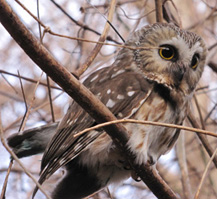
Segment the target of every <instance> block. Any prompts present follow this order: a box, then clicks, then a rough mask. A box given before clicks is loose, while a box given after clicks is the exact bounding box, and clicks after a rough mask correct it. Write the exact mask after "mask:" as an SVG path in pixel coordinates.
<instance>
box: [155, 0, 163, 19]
mask: <svg viewBox="0 0 217 199" xmlns="http://www.w3.org/2000/svg"><path fill="white" fill-rule="evenodd" d="M155 10H156V21H157V22H161V23H162V22H163V10H162V0H155Z"/></svg>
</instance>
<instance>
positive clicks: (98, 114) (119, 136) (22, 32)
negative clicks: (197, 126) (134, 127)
mask: <svg viewBox="0 0 217 199" xmlns="http://www.w3.org/2000/svg"><path fill="white" fill-rule="evenodd" d="M0 21H1V23H2V25H3V26H4V27H5V29H6V30H7V31H8V32H9V33H10V35H11V36H12V37H13V38H14V40H15V41H16V42H17V43H18V44H19V45H20V47H21V48H22V49H23V50H24V51H25V53H26V54H27V55H28V56H29V57H30V58H31V59H32V60H33V61H34V62H35V63H36V64H37V65H38V66H39V67H40V68H41V69H42V70H43V71H44V72H45V73H46V74H47V75H49V76H50V77H51V78H52V79H53V80H54V81H55V82H56V83H57V84H58V85H60V86H61V87H62V88H63V89H64V90H65V92H67V93H68V94H69V95H70V96H71V97H72V98H73V99H74V100H75V101H76V102H77V103H78V104H79V105H80V106H81V107H82V108H84V109H85V110H86V111H87V112H88V113H89V114H90V115H91V116H92V117H93V118H94V119H95V120H96V122H97V123H102V122H108V121H112V120H116V118H115V117H114V115H113V114H112V113H111V112H110V111H109V110H108V109H107V107H105V106H104V104H102V102H101V101H99V100H98V99H97V98H96V97H95V96H94V95H93V94H92V93H91V92H90V91H89V90H88V89H87V88H86V87H84V86H83V85H82V84H81V83H80V82H79V81H78V80H77V79H76V78H75V77H74V76H73V75H72V74H71V73H70V72H69V71H67V70H66V69H65V68H64V67H63V66H61V64H60V63H58V62H57V61H56V60H55V59H54V58H53V56H52V55H51V54H50V53H49V52H48V50H47V49H46V48H45V47H44V46H43V45H42V44H41V43H40V42H39V41H38V40H37V39H36V38H35V37H34V36H33V35H32V34H31V33H30V31H29V30H28V29H27V28H26V27H25V26H24V25H23V24H22V22H21V21H20V19H19V18H18V16H17V15H16V14H15V13H14V12H13V10H12V9H11V8H10V6H9V5H8V4H7V3H6V1H5V0H0ZM104 129H105V131H106V132H107V133H108V134H109V135H110V136H111V137H112V139H113V140H114V142H115V144H116V145H117V146H118V147H119V148H120V149H121V150H123V151H125V154H126V156H127V159H128V160H129V162H130V164H131V166H132V168H133V169H134V170H135V172H136V173H137V174H138V176H139V177H140V178H141V179H142V180H143V182H145V183H146V185H147V186H148V187H149V188H150V190H151V191H152V192H153V193H154V194H155V195H156V197H158V198H160V199H175V198H177V197H176V195H175V193H174V192H173V191H172V190H171V188H170V187H169V186H168V185H167V184H166V183H165V182H164V181H163V179H162V178H161V177H160V176H159V175H158V173H157V172H156V170H154V169H153V168H152V167H150V166H147V165H135V163H134V161H133V160H134V156H133V154H131V153H130V152H129V151H128V150H127V148H126V143H127V141H128V134H127V131H126V129H125V128H124V127H123V126H122V125H121V124H113V125H110V126H108V127H104Z"/></svg>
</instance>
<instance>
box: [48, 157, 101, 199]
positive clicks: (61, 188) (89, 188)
mask: <svg viewBox="0 0 217 199" xmlns="http://www.w3.org/2000/svg"><path fill="white" fill-rule="evenodd" d="M78 162H79V157H77V158H75V159H74V160H73V161H71V162H70V163H69V164H67V166H66V167H67V174H66V175H65V177H64V178H63V179H62V180H61V181H60V183H59V184H58V185H57V187H56V188H55V189H54V192H53V194H52V199H60V198H61V199H72V198H73V199H81V198H85V197H87V196H90V195H92V194H93V193H95V192H98V191H99V190H100V189H102V188H103V187H102V186H101V183H100V181H99V179H97V174H96V170H95V169H92V170H91V169H90V168H87V167H86V166H83V165H80V164H79V163H78Z"/></svg>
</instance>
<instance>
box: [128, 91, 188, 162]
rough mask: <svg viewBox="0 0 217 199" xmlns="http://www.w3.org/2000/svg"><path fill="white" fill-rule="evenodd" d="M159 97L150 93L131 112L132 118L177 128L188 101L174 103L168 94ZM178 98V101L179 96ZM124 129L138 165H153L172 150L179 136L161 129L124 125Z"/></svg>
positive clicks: (168, 130) (171, 129) (173, 131)
mask: <svg viewBox="0 0 217 199" xmlns="http://www.w3.org/2000/svg"><path fill="white" fill-rule="evenodd" d="M161 91H162V90H161ZM165 92H166V91H165ZM163 95H166V96H164V97H163V96H162V95H161V94H159V92H156V91H153V92H152V93H151V95H150V96H149V97H148V99H147V100H146V101H145V102H144V103H143V105H142V106H141V108H140V109H139V110H138V111H137V112H136V113H135V115H134V119H136V120H142V121H153V122H160V123H168V124H178V125H181V124H182V122H183V120H184V118H185V117H186V112H187V110H186V109H187V103H188V101H187V100H185V99H179V101H177V103H174V101H173V100H172V99H170V96H169V93H167V92H166V93H164V94H163ZM177 97H178V96H177ZM179 97H180V98H182V96H181V95H180V96H179ZM178 102H179V103H178ZM126 127H127V129H128V131H129V133H130V134H131V136H130V139H129V142H128V145H129V148H130V149H131V151H132V152H134V153H135V154H136V162H137V163H138V164H146V163H149V164H154V163H155V162H156V161H157V160H158V158H159V157H160V156H161V155H163V154H165V153H167V152H168V151H169V150H170V149H171V148H172V146H173V145H174V144H175V142H176V140H177V138H178V135H179V130H177V129H174V128H167V127H162V126H153V125H138V124H127V125H126Z"/></svg>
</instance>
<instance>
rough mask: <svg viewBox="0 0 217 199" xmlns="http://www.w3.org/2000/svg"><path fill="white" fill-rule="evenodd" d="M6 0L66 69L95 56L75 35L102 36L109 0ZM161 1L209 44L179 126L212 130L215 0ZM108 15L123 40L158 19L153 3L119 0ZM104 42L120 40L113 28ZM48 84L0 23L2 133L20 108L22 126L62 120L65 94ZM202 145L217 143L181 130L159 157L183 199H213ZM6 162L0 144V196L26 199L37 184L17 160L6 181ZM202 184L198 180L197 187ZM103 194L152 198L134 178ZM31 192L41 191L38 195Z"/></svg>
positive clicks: (210, 165)
mask: <svg viewBox="0 0 217 199" xmlns="http://www.w3.org/2000/svg"><path fill="white" fill-rule="evenodd" d="M7 2H8V3H9V4H10V6H11V7H12V8H13V10H14V11H15V12H16V13H17V14H18V16H19V17H20V19H21V21H22V22H23V23H24V24H25V25H26V27H27V28H28V29H29V30H30V31H31V32H32V33H33V34H34V35H35V37H37V38H38V39H39V40H40V38H41V42H42V43H43V44H44V46H45V47H46V48H47V49H48V50H49V51H50V52H51V53H52V54H53V56H54V57H55V58H56V59H57V60H58V61H59V62H60V63H61V64H62V65H63V66H64V67H65V68H67V69H68V70H69V71H70V72H72V73H76V74H81V70H80V69H81V68H83V66H84V65H85V64H86V65H89V63H88V62H87V60H88V57H91V56H93V54H94V51H93V49H94V47H95V45H96V44H95V43H91V42H87V41H81V40H76V38H82V39H84V40H88V41H89V40H90V41H98V40H99V37H100V36H101V37H105V35H104V34H102V33H103V30H104V27H105V24H106V19H105V17H106V18H107V17H108V13H109V11H110V7H109V6H110V3H111V2H110V1H104V0H98V1H97V0H92V1H85V0H80V1H76V0H71V1H69V0H61V1H53V0H50V1H48V0H46V1H39V0H38V1H36V0H34V1H33V0H31V1H30V0H23V1H22V4H23V6H21V5H20V2H19V1H18V0H15V1H14V0H8V1H7ZM163 3H164V11H165V12H166V13H167V15H168V18H169V19H170V20H171V21H173V22H175V23H177V24H179V25H181V26H182V27H183V28H184V29H188V30H191V31H194V32H196V33H198V34H199V35H201V36H202V37H203V38H204V40H205V41H206V44H207V47H208V49H209V53H208V60H207V65H206V67H205V71H204V73H203V76H202V78H201V81H200V82H199V85H198V88H197V90H196V92H195V96H194V98H193V100H192V107H191V114H192V115H193V117H194V118H195V120H194V121H192V122H191V123H190V122H189V120H188V119H186V121H185V124H184V125H185V126H192V125H193V127H196V128H200V129H205V130H209V131H211V132H214V133H217V1H215V0H207V1H205V0H191V1H189V0H173V1H163ZM24 6H25V7H26V9H27V10H28V11H29V12H31V13H32V14H33V15H34V16H36V17H38V18H39V19H40V21H41V22H42V23H43V24H45V26H46V28H45V27H42V26H41V25H39V22H38V21H37V20H36V19H34V18H33V17H32V16H31V15H30V14H29V13H27V12H26V10H25V9H24ZM164 14H165V13H164ZM164 16H165V15H164ZM110 21H111V23H112V25H113V26H114V27H115V29H116V30H117V31H118V33H119V34H120V35H121V36H122V37H123V38H124V39H127V37H128V35H129V34H130V33H131V32H133V31H135V30H136V29H138V28H140V27H142V26H144V25H147V24H152V23H154V22H156V9H155V1H151V0H135V1H133V0H126V1H123V0H122V1H121V0H120V1H117V2H116V8H115V10H114V12H113V19H112V20H110ZM48 27H49V29H50V30H52V32H55V33H58V34H60V35H65V36H70V37H74V39H69V38H64V37H62V36H60V35H59V36H57V35H52V34H50V33H49V31H48V30H49V29H48ZM105 42H106V43H110V44H122V43H123V42H122V40H121V39H120V37H119V36H118V35H117V33H116V32H115V31H114V30H113V29H112V28H111V27H110V30H109V32H108V35H107V37H106V39H105ZM119 49H120V47H118V46H112V45H103V47H102V48H101V50H100V51H99V52H98V53H97V56H96V58H95V59H94V60H93V62H92V63H91V64H90V66H89V68H88V69H87V70H86V71H85V72H84V73H83V74H82V75H81V76H80V79H81V81H82V80H83V79H84V78H85V77H86V76H87V75H88V74H90V72H91V71H93V70H96V69H98V68H99V67H103V66H108V65H110V64H111V63H112V62H113V61H114V59H115V56H116V55H117V52H118V51H119ZM21 82H22V83H21ZM37 82H40V84H38V83H37ZM47 84H48V80H47V76H46V74H45V73H43V74H42V71H41V69H40V68H39V67H37V65H36V64H35V63H34V62H33V61H32V60H31V59H30V58H29V57H28V56H27V55H26V54H25V53H24V51H23V50H22V49H21V48H20V47H19V45H18V44H17V43H16V42H15V41H14V40H13V39H12V38H11V36H10V35H9V34H8V32H7V31H6V30H5V29H4V27H3V26H2V25H0V110H1V114H0V116H1V121H2V128H3V132H4V137H5V138H7V137H8V136H10V135H12V134H13V133H15V132H18V131H19V130H20V126H21V123H23V122H22V121H23V118H24V115H25V114H26V113H27V114H26V115H27V116H26V117H25V118H26V119H25V120H26V121H25V122H24V123H25V125H23V127H22V128H23V129H29V128H32V127H35V126H40V125H42V124H46V123H51V122H52V121H58V120H59V119H61V117H62V116H63V114H64V113H65V112H66V109H67V107H68V106H67V104H68V102H69V101H70V100H71V98H70V97H69V96H68V95H67V94H66V93H64V92H63V91H62V89H61V88H60V87H59V86H58V85H57V84H56V83H55V82H53V81H52V80H51V79H49V85H50V86H49V89H48V86H47ZM21 85H22V86H21ZM22 87H23V89H22ZM49 94H50V97H49ZM23 96H25V100H26V103H27V105H26V104H25V102H24V101H25V100H24V97H23ZM51 101H52V103H51ZM51 107H52V108H51ZM27 110H28V111H27ZM201 139H203V141H201ZM207 146H208V148H209V149H210V150H211V152H212V153H213V152H214V151H215V149H216V148H217V139H216V138H215V137H210V136H203V138H199V137H198V135H197V134H196V133H193V132H187V131H182V133H181V136H180V138H179V140H178V143H177V145H176V147H175V149H173V150H172V151H171V152H170V153H169V154H167V155H165V156H164V157H162V158H161V159H160V161H159V162H158V164H157V169H158V170H159V173H160V175H161V176H162V177H163V178H164V180H165V181H166V182H167V183H168V185H169V186H170V187H171V189H172V190H173V191H174V192H176V193H178V194H179V195H180V197H181V198H183V199H191V198H201V199H206V198H207V199H216V198H217V170H216V167H217V161H216V157H215V158H214V159H213V160H212V161H210V155H208V153H207ZM209 149H208V150H209ZM40 159H41V155H37V156H34V157H28V158H24V159H21V161H22V163H23V164H24V165H25V167H26V170H28V171H29V172H31V173H32V174H33V175H34V176H35V177H36V178H37V177H38V173H39V169H40ZM9 163H10V155H9V153H8V152H7V151H6V149H5V147H4V146H3V145H2V144H1V143H0V190H1V191H0V193H1V198H3V195H4V194H3V193H4V191H6V193H5V198H7V199H15V198H16V199H27V198H31V194H32V191H33V189H34V186H35V183H34V182H33V181H32V180H31V179H30V178H29V177H28V176H27V175H26V172H25V170H23V169H22V168H21V167H20V166H19V164H18V163H17V162H16V161H15V162H14V163H13V166H12V168H11V172H10V175H9V178H8V182H6V180H5V179H6V176H7V174H8V167H9ZM204 172H205V174H204ZM62 173H63V171H62V170H60V171H59V172H57V173H56V174H55V175H53V176H52V178H51V179H49V180H48V182H47V183H45V185H44V189H45V190H46V191H48V192H49V190H51V189H52V187H53V186H54V184H55V182H56V181H57V179H58V177H59V176H61V175H62ZM204 176H205V177H204ZM200 183H201V185H202V186H201V189H200V190H199V191H198V187H199V185H200ZM5 185H7V187H6V188H5ZM109 192H110V193H109ZM109 192H108V190H107V189H105V190H103V191H102V192H100V193H99V194H96V195H95V196H93V198H99V199H103V198H113V199H134V198H135V199H140V198H148V199H152V198H156V197H155V196H154V195H153V194H152V193H151V192H150V190H149V189H148V188H147V187H146V185H145V184H144V183H143V182H135V181H134V180H132V179H129V180H127V181H125V182H124V183H123V184H120V185H118V186H115V187H109ZM198 193H199V195H198V196H197V194H198ZM36 198H45V196H44V195H43V194H42V193H39V194H38V195H37V196H36Z"/></svg>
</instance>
